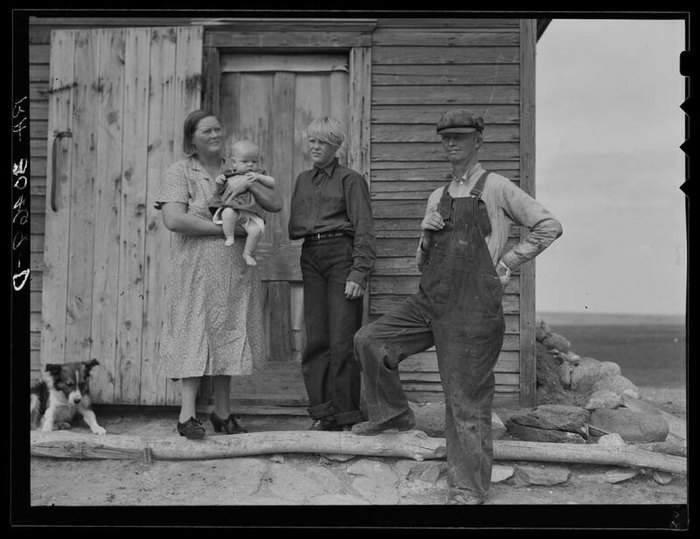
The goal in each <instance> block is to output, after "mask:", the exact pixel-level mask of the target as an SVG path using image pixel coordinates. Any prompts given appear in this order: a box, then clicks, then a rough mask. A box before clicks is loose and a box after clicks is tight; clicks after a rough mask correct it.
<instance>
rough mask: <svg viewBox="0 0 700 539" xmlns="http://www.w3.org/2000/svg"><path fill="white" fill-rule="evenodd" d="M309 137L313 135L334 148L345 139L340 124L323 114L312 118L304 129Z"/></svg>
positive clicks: (338, 146)
mask: <svg viewBox="0 0 700 539" xmlns="http://www.w3.org/2000/svg"><path fill="white" fill-rule="evenodd" d="M306 134H307V135H308V136H309V137H315V138H317V139H318V140H320V141H323V142H326V143H328V144H330V145H331V146H333V147H334V148H340V146H342V144H343V141H344V140H345V131H344V130H343V126H342V124H341V123H340V122H339V121H338V120H336V119H335V118H329V117H328V116H324V117H323V118H319V119H318V120H314V121H313V122H311V124H309V127H308V128H307V130H306Z"/></svg>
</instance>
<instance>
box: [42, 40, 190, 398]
mask: <svg viewBox="0 0 700 539" xmlns="http://www.w3.org/2000/svg"><path fill="white" fill-rule="evenodd" d="M201 64H202V28H201V27H186V28H176V27H172V28H170V27H159V28H112V29H80V30H54V31H53V32H52V36H51V65H50V72H51V78H50V82H49V85H50V87H49V95H50V98H49V128H48V161H47V164H48V166H47V182H48V184H47V185H49V188H48V189H47V202H46V203H47V206H46V207H47V210H46V236H45V237H46V241H45V249H44V282H43V289H42V290H43V292H42V341H41V342H42V344H41V362H42V365H45V364H47V363H65V362H70V361H84V360H88V359H93V358H94V359H97V360H98V361H99V362H100V367H99V368H97V369H95V370H94V371H93V373H94V374H93V384H92V389H93V392H94V397H95V400H96V402H99V403H114V404H177V403H178V401H179V393H178V390H177V388H176V386H174V385H173V384H172V383H170V382H167V381H166V380H164V379H163V378H162V377H160V376H159V375H158V373H157V369H156V358H157V354H158V338H159V333H160V328H161V320H162V317H163V313H162V312H161V305H160V300H161V298H162V297H163V290H164V286H165V275H166V271H167V259H168V256H169V254H168V250H169V245H170V234H169V232H168V231H167V230H166V229H165V228H164V227H163V225H162V221H161V217H160V212H158V211H156V210H155V209H154V208H153V205H154V202H155V198H156V196H157V193H158V189H159V186H160V182H161V180H162V178H163V176H164V173H165V170H166V169H167V167H168V166H169V165H170V164H172V163H173V162H174V161H176V160H177V159H180V158H182V157H183V156H182V150H181V146H182V122H183V120H184V118H185V116H186V115H187V114H188V113H189V112H190V111H192V110H194V109H196V108H198V107H199V103H200V94H201V89H200V87H199V80H200V74H201ZM59 134H62V135H60V136H59ZM66 134H67V135H66Z"/></svg>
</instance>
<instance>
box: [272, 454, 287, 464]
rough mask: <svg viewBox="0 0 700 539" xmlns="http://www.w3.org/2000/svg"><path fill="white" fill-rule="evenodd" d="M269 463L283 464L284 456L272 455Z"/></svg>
mask: <svg viewBox="0 0 700 539" xmlns="http://www.w3.org/2000/svg"><path fill="white" fill-rule="evenodd" d="M270 462H276V463H278V464H284V455H272V456H271V457H270Z"/></svg>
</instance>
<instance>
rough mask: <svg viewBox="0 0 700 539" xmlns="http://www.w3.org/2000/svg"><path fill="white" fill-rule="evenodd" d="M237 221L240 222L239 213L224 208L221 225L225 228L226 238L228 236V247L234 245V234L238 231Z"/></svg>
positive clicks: (226, 243)
mask: <svg viewBox="0 0 700 539" xmlns="http://www.w3.org/2000/svg"><path fill="white" fill-rule="evenodd" d="M236 221H238V212H237V211H236V210H234V209H233V208H224V209H223V211H222V212H221V224H222V226H223V227H224V236H226V242H225V245H226V246H231V245H233V239H234V235H233V232H234V230H235V229H236Z"/></svg>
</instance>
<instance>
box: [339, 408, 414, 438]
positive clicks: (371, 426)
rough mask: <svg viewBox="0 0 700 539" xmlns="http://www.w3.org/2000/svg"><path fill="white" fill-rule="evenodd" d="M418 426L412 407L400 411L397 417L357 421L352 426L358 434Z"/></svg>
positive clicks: (400, 430) (372, 434) (370, 433)
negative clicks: (377, 420)
mask: <svg viewBox="0 0 700 539" xmlns="http://www.w3.org/2000/svg"><path fill="white" fill-rule="evenodd" d="M415 426H416V418H415V416H414V415H413V410H411V409H410V408H409V409H408V410H406V411H405V412H402V413H400V414H399V415H397V416H396V417H392V418H391V419H387V420H386V421H382V422H380V423H375V422H372V421H363V422H362V423H356V424H355V425H353V427H352V433H353V434H357V435H358V436H376V435H377V434H381V433H383V432H389V431H392V432H393V431H398V432H402V431H406V430H411V429H412V428H414V427H415Z"/></svg>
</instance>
